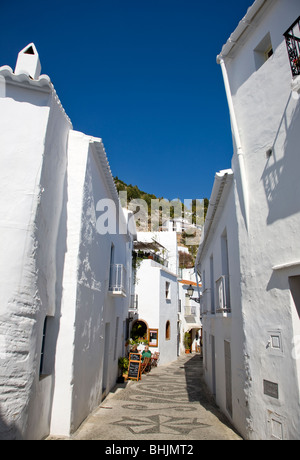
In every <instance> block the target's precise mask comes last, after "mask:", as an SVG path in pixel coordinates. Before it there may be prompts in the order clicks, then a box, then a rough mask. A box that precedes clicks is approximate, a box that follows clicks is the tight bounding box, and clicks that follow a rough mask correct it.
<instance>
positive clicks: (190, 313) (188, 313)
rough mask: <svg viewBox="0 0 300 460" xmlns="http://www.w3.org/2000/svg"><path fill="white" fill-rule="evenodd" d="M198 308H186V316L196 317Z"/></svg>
mask: <svg viewBox="0 0 300 460" xmlns="http://www.w3.org/2000/svg"><path fill="white" fill-rule="evenodd" d="M196 313H197V312H196V307H189V306H188V307H184V314H185V316H196Z"/></svg>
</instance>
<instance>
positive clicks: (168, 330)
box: [166, 321, 171, 340]
mask: <svg viewBox="0 0 300 460" xmlns="http://www.w3.org/2000/svg"><path fill="white" fill-rule="evenodd" d="M170 339H171V324H170V321H167V322H166V340H170Z"/></svg>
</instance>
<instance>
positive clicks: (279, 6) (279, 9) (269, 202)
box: [204, 0, 300, 439]
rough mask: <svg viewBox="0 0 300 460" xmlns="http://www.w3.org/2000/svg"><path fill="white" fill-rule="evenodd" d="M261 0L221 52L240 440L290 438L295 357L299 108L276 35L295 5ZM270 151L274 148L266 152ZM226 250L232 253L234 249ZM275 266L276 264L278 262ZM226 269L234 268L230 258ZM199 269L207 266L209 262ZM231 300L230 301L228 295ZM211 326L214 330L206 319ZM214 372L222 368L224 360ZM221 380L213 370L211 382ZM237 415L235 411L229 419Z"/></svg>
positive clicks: (293, 15) (295, 425) (299, 268)
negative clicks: (238, 149)
mask: <svg viewBox="0 0 300 460" xmlns="http://www.w3.org/2000/svg"><path fill="white" fill-rule="evenodd" d="M268 5H269V6H268V7H267V9H266V10H265V14H264V15H263V16H260V15H258V18H257V19H258V22H257V23H252V24H251V28H250V29H249V30H250V32H249V31H248V33H247V34H244V36H243V39H240V40H239V43H238V45H237V46H236V47H235V48H234V51H233V53H232V55H231V57H230V58H229V59H225V64H226V66H227V70H228V75H229V81H230V85H231V90H232V93H233V103H234V110H235V113H236V117H237V124H238V128H239V134H240V137H241V142H242V149H243V153H244V160H245V168H246V181H247V182H246V187H247V190H248V193H249V210H250V213H249V215H250V225H249V228H248V231H247V230H246V226H245V215H244V212H243V208H242V207H241V197H242V192H241V188H240V175H239V164H238V159H237V156H236V155H234V157H233V160H232V168H233V170H234V173H235V178H236V182H235V186H236V188H235V190H236V200H235V201H236V204H235V206H236V212H237V222H236V226H237V227H236V228H237V229H238V235H236V237H237V239H236V241H238V245H239V251H240V254H239V255H238V259H239V264H240V267H239V266H238V264H237V265H236V267H237V268H240V272H241V274H239V270H235V274H233V273H232V272H231V283H232V282H234V283H235V284H236V286H235V287H233V288H232V292H234V293H235V295H238V293H240V297H241V300H242V303H241V308H242V309H241V312H240V314H239V317H238V318H236V316H235V312H234V304H233V311H232V321H233V319H234V318H235V319H237V323H236V325H234V324H232V326H231V330H232V334H231V340H232V353H237V351H236V350H237V349H238V348H239V350H241V349H242V347H244V350H243V353H244V358H245V359H244V362H243V360H242V359H241V357H240V358H239V359H237V357H234V356H232V364H234V366H236V369H234V368H233V369H232V372H233V378H235V382H234V383H233V390H234V399H235V402H234V408H233V414H234V423H235V425H236V426H237V428H238V429H239V430H240V431H241V432H242V434H243V435H244V436H245V437H246V438H250V439H271V438H272V437H274V436H275V437H276V436H278V437H282V438H283V439H297V436H298V433H299V426H300V420H299V378H298V373H299V363H297V360H295V359H294V357H293V353H292V350H293V338H294V335H295V333H297V331H299V316H298V314H297V312H296V310H295V306H294V304H293V301H292V299H291V293H290V290H289V282H288V279H289V276H292V275H293V274H294V275H295V274H297V275H299V274H300V247H299V241H298V240H299V238H298V235H297V229H298V228H299V224H300V205H299V200H298V199H297V197H298V196H299V192H300V186H299V174H298V171H299V156H298V152H299V147H298V146H299V130H298V127H299V121H300V118H299V117H300V111H299V108H300V106H299V98H298V97H296V96H295V94H292V93H291V83H292V74H291V69H290V65H289V60H288V54H287V50H286V44H285V40H284V37H283V33H284V32H285V31H286V30H287V29H288V27H289V26H291V25H292V23H293V22H294V21H295V20H296V19H297V17H298V16H299V2H298V1H296V0H294V1H274V2H270V3H269V4H268ZM259 18H260V19H259ZM267 33H270V36H271V40H272V45H273V50H274V55H273V56H272V57H271V58H270V59H269V60H268V61H267V62H265V64H263V65H262V66H261V67H260V68H256V67H255V53H254V50H255V49H256V48H257V46H258V44H259V43H260V42H261V41H262V39H263V38H264V37H265V36H266V34H267ZM270 148H272V149H273V154H272V156H271V157H270V158H267V157H266V152H267V150H268V149H270ZM232 202H234V201H232ZM229 212H230V211H229ZM229 215H230V214H229ZM220 225H221V224H220ZM234 227H235V226H233V228H232V231H234V230H235V228H234ZM218 228H219V227H218ZM220 231H222V227H221V228H220ZM227 234H228V238H229V239H228V242H229V244H230V241H233V240H232V237H231V235H232V234H231V230H230V231H229V230H228V229H227ZM229 253H230V257H231V258H232V248H229ZM238 259H237V260H238ZM214 261H215V264H214V266H215V267H218V266H219V261H217V259H214ZM276 266H277V267H278V266H279V267H282V268H279V269H276V268H274V267H276ZM231 267H232V268H234V266H233V265H232V264H231ZM206 273H209V268H208V267H207V268H206ZM239 284H240V287H239ZM232 302H235V299H234V298H233V297H232ZM237 307H238V305H237ZM215 323H216V321H215ZM204 327H205V324H204ZM210 327H213V323H212V321H211V322H210ZM242 327H243V329H244V333H245V340H243V337H242V334H241V328H242ZM226 328H227V326H226V325H225V324H223V327H222V332H221V334H220V331H217V330H215V336H216V337H222V335H224V336H226V334H227V333H228V331H226ZM274 333H275V334H278V336H279V338H280V342H281V343H280V349H278V350H274V349H273V348H272V347H270V346H269V340H270V337H271V335H272V334H274ZM239 336H240V337H239ZM238 339H240V342H239V340H238ZM217 347H219V348H218V350H221V344H219V345H218V344H216V348H217ZM217 353H219V351H217ZM239 353H240V352H239ZM240 365H242V367H241V368H240V369H241V370H239V367H238V366H240ZM242 369H244V370H242ZM218 372H219V368H218V370H217V373H218ZM220 372H221V373H223V370H222V367H220ZM208 375H209V368H208ZM234 375H235V376H236V377H234ZM239 375H240V380H239V378H238V376H239ZM244 381H246V384H245V387H244V389H245V397H244V398H243V396H242V394H241V390H242V388H243V386H244ZM264 381H270V382H273V383H275V384H277V385H278V390H279V397H278V398H274V397H271V396H268V395H267V394H265V392H264V387H263V383H264ZM219 382H220V380H219V375H217V386H218V383H219ZM223 399H224V398H223V396H222V393H221V396H220V393H219V392H218V390H217V401H218V402H219V404H220V406H221V407H224V402H223ZM237 402H238V404H237ZM244 403H245V407H243V404H244ZM236 412H237V413H238V414H240V417H237V418H236V416H235V413H236ZM243 419H244V422H243Z"/></svg>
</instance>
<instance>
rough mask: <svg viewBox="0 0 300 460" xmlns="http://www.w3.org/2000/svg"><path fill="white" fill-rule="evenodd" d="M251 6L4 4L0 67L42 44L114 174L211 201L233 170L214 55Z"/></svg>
mask: <svg viewBox="0 0 300 460" xmlns="http://www.w3.org/2000/svg"><path fill="white" fill-rule="evenodd" d="M252 3H253V2H252V0H239V1H236V0H227V1H223V0H215V1H202V0H139V1H138V0H127V1H125V0H86V1H85V2H83V1H77V0H72V1H70V0H60V1H58V0H52V1H51V2H45V1H40V0H39V1H36V0H32V1H31V2H28V3H27V2H24V1H21V0H15V1H13V2H12V1H8V0H0V66H1V65H9V66H11V67H12V68H13V69H14V67H15V63H16V58H17V54H18V52H19V51H20V50H21V49H22V48H24V47H25V46H26V45H27V44H28V43H30V42H34V43H35V45H36V47H37V50H38V53H39V55H40V60H41V64H42V73H44V74H47V75H49V76H50V78H51V80H52V82H53V84H54V86H55V89H56V91H57V93H58V96H59V98H60V100H61V102H62V104H63V106H64V108H65V110H66V112H67V114H68V115H69V117H70V118H71V121H72V123H73V127H74V129H75V130H78V131H82V132H84V133H86V134H89V135H93V136H95V137H101V138H102V139H103V142H104V146H105V149H106V152H107V155H108V159H109V162H110V165H111V169H112V173H113V175H115V176H118V177H119V178H120V179H122V180H124V181H125V182H127V183H131V184H132V185H138V187H139V188H140V189H142V190H143V191H146V192H149V193H153V194H155V195H156V196H158V197H164V198H166V199H169V200H171V199H174V198H180V199H181V200H184V199H194V198H198V199H202V198H204V197H208V198H209V197H210V193H211V189H212V185H213V180H214V175H215V172H216V171H219V170H220V169H226V168H228V167H230V165H231V157H232V137H231V130H230V122H229V113H228V106H227V101H226V97H225V90H224V85H223V80H222V75H221V69H220V67H219V66H218V65H217V64H216V56H217V54H218V53H219V52H220V50H221V48H222V46H223V44H224V43H225V42H226V41H227V39H228V38H229V36H230V34H231V33H232V32H233V30H234V29H235V28H236V26H237V24H238V22H239V21H240V20H241V19H242V17H243V16H244V15H245V14H246V11H247V8H248V7H249V6H251V4H252Z"/></svg>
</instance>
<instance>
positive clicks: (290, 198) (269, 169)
mask: <svg viewBox="0 0 300 460" xmlns="http://www.w3.org/2000/svg"><path fill="white" fill-rule="evenodd" d="M292 101H293V97H292V94H291V95H290V97H289V99H288V102H287V105H286V107H285V110H284V113H283V116H282V119H281V122H280V125H279V128H278V131H277V133H276V136H275V139H274V143H273V146H272V154H271V156H270V157H269V158H268V160H267V164H266V167H265V169H264V172H263V175H262V177H261V179H262V181H263V185H264V189H265V194H266V198H267V203H268V206H269V214H268V217H267V225H270V224H272V223H274V222H276V221H277V220H280V219H283V218H285V217H289V216H291V215H294V214H296V213H298V212H300V200H299V194H300V182H299V171H300V168H299V166H300V147H299V142H300V136H299V126H300V99H298V102H297V105H296V108H295V110H294V113H293V116H292V118H291V121H290V123H288V117H287V114H288V109H289V106H290V103H291V102H292ZM282 138H284V139H285V141H284V143H282V142H281V139H282ZM279 157H280V158H279Z"/></svg>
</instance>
